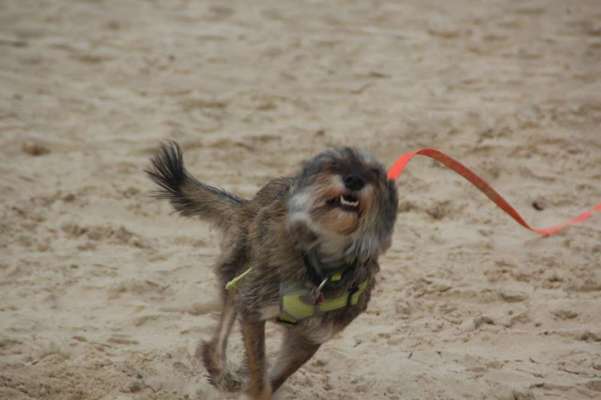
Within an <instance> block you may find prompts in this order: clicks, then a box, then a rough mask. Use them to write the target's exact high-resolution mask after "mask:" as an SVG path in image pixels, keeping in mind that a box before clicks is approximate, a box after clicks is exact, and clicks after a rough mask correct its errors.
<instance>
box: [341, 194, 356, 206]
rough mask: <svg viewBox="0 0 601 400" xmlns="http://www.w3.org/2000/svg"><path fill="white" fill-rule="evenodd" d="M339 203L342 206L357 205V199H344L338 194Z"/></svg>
mask: <svg viewBox="0 0 601 400" xmlns="http://www.w3.org/2000/svg"><path fill="white" fill-rule="evenodd" d="M340 204H342V205H343V206H349V207H357V206H358V205H359V201H357V200H355V201H349V200H346V199H345V198H344V196H340Z"/></svg>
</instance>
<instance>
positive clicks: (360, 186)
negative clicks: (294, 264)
mask: <svg viewBox="0 0 601 400" xmlns="http://www.w3.org/2000/svg"><path fill="white" fill-rule="evenodd" d="M397 202H398V196H397V191H396V186H395V184H394V182H393V181H390V180H388V178H387V177H386V171H385V170H384V168H383V167H382V165H381V164H380V163H379V162H377V161H376V160H375V159H374V158H373V157H371V156H369V155H368V154H366V153H363V152H360V151H358V150H356V149H352V148H348V147H345V148H341V149H334V150H327V151H325V152H323V153H320V154H318V155H317V156H316V157H314V158H313V159H311V160H309V161H306V162H305V163H304V165H303V168H302V170H301V172H300V173H299V174H298V176H297V177H296V179H295V184H294V186H293V189H292V193H291V196H290V200H289V202H288V211H289V215H288V218H289V221H288V222H289V226H290V228H291V229H292V231H293V232H302V233H303V234H302V235H301V238H300V239H299V240H301V241H302V242H303V243H304V244H305V245H306V244H307V243H308V244H309V245H311V246H320V247H321V248H322V249H321V250H323V251H324V252H325V253H328V254H329V255H330V256H332V257H336V256H344V257H346V256H354V257H359V258H362V259H367V258H370V257H373V256H377V255H379V254H380V253H382V252H384V251H385V250H387V249H388V247H389V246H390V240H391V236H392V231H393V227H394V222H395V220H396V209H397Z"/></svg>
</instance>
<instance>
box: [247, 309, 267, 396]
mask: <svg viewBox="0 0 601 400" xmlns="http://www.w3.org/2000/svg"><path fill="white" fill-rule="evenodd" d="M240 324H241V325H242V338H243V340H244V347H245V349H246V362H247V364H248V374H249V385H248V391H247V394H248V396H249V398H250V399H252V400H271V385H270V384H269V382H268V381H267V371H266V369H267V367H266V362H265V321H248V320H242V321H241V322H240Z"/></svg>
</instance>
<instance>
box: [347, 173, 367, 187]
mask: <svg viewBox="0 0 601 400" xmlns="http://www.w3.org/2000/svg"><path fill="white" fill-rule="evenodd" d="M342 181H343V182H344V186H346V187H347V189H349V190H353V191H356V190H361V189H362V188H363V186H365V182H364V181H363V179H361V178H360V177H358V176H357V175H347V176H345V177H344V179H343V180H342Z"/></svg>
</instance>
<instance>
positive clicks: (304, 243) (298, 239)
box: [288, 220, 318, 249]
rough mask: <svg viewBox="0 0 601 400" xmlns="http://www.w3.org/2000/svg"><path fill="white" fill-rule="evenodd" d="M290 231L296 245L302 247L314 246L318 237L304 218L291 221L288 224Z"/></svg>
mask: <svg viewBox="0 0 601 400" xmlns="http://www.w3.org/2000/svg"><path fill="white" fill-rule="evenodd" d="M288 232H289V233H290V236H291V237H292V238H293V240H294V243H295V244H296V246H297V247H299V248H302V249H308V248H310V247H313V246H314V245H315V243H316V242H317V239H318V236H317V234H316V233H315V232H313V231H312V230H311V228H310V227H309V226H308V225H307V223H306V221H302V220H296V221H291V222H290V223H289V224H288Z"/></svg>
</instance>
